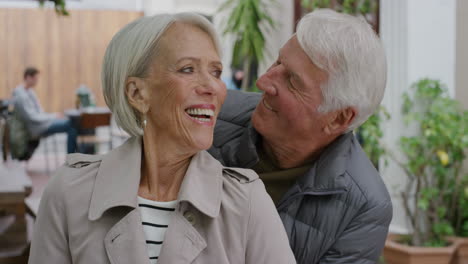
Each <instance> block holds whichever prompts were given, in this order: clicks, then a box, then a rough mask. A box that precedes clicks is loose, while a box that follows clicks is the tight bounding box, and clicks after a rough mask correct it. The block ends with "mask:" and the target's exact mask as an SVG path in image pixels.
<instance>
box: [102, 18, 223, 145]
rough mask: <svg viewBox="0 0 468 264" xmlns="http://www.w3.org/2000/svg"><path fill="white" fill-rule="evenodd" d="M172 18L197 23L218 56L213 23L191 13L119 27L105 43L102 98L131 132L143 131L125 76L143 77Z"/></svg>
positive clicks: (119, 122)
mask: <svg viewBox="0 0 468 264" xmlns="http://www.w3.org/2000/svg"><path fill="white" fill-rule="evenodd" d="M174 22H182V23H187V24H191V25H194V26H197V27H199V28H200V29H202V30H203V31H205V32H206V33H208V35H209V36H210V37H211V39H212V40H213V43H214V45H215V47H216V51H217V52H218V55H219V56H220V57H221V46H220V42H219V37H218V35H217V33H216V30H215V29H214V27H213V25H212V24H211V23H210V22H209V21H208V20H207V19H206V18H204V17H203V16H201V15H197V14H195V13H179V14H159V15H155V16H150V17H142V18H139V19H137V20H135V21H133V22H131V23H130V24H128V25H126V26H125V27H123V28H122V29H121V30H120V31H119V32H117V34H116V35H115V36H114V37H113V38H112V40H111V42H110V43H109V45H108V46H107V49H106V53H105V55H104V61H103V65H102V72H101V79H102V88H103V92H104V99H105V101H106V104H107V105H108V106H109V108H110V110H111V111H112V113H113V114H114V117H115V120H116V123H117V125H118V126H119V127H121V128H122V129H123V130H125V131H126V132H127V133H129V134H130V135H132V136H141V135H143V129H142V122H141V116H140V113H139V112H138V111H137V110H136V109H134V108H133V107H132V106H131V105H130V104H129V102H128V100H127V96H126V93H125V85H126V81H127V78H128V77H140V78H143V77H145V76H146V74H147V73H148V69H149V68H150V66H151V64H152V63H157V62H155V61H154V59H155V58H156V54H158V53H159V52H161V50H159V49H160V45H158V43H159V40H160V39H161V36H162V35H163V34H164V32H165V31H166V30H167V29H168V28H169V26H170V25H172V24H173V23H174Z"/></svg>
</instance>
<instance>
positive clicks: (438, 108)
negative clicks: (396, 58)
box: [384, 79, 468, 264]
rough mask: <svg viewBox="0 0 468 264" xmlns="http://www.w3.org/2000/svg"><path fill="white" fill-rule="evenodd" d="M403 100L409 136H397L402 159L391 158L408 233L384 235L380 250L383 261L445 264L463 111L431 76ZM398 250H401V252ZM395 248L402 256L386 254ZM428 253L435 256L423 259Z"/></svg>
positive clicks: (455, 204) (462, 145)
mask: <svg viewBox="0 0 468 264" xmlns="http://www.w3.org/2000/svg"><path fill="white" fill-rule="evenodd" d="M403 99H404V103H403V114H404V118H405V120H406V122H407V124H408V125H409V131H411V132H414V135H412V136H403V137H401V138H400V142H399V143H400V149H401V152H402V153H403V154H404V156H405V160H404V161H401V160H398V159H397V158H396V157H395V155H391V158H392V159H393V160H395V161H396V163H397V164H399V165H400V167H401V168H402V169H403V171H404V172H405V174H406V176H407V179H408V184H407V185H406V186H405V189H404V190H403V191H402V193H401V197H402V200H403V207H404V209H405V212H406V214H407V216H408V218H409V222H410V224H411V226H412V229H413V233H412V234H411V235H410V236H407V237H405V238H406V239H403V238H402V237H392V236H390V237H389V241H388V243H387V246H386V248H385V250H384V254H385V257H386V260H387V262H388V263H389V264H392V263H398V264H404V263H424V264H427V263H438V264H442V263H447V264H448V263H450V260H451V258H452V254H453V252H454V251H455V249H456V247H457V245H458V244H457V243H454V242H452V241H449V240H447V237H449V236H453V235H454V234H455V226H454V224H453V221H452V219H453V217H458V216H459V210H460V203H459V201H460V200H461V199H460V197H461V195H462V194H463V193H462V190H461V188H460V186H462V182H463V174H462V171H461V168H462V164H463V161H464V160H465V157H466V156H465V153H464V150H465V149H466V148H467V147H468V133H467V128H468V126H467V121H468V118H467V117H468V113H467V111H462V110H461V109H460V107H459V106H458V103H457V102H456V101H455V100H454V99H452V98H450V96H449V95H448V93H447V90H446V88H445V87H444V86H443V85H442V84H441V83H440V82H439V81H437V80H430V79H423V80H420V81H418V82H417V83H415V84H414V85H412V86H411V89H410V91H409V93H405V94H404V95H403ZM396 245H398V246H396ZM402 247H403V248H402ZM415 249H417V250H416V251H415ZM424 249H425V250H426V251H427V252H425V251H424ZM401 250H407V252H406V253H405V254H402V253H401ZM397 251H398V252H400V253H398V254H400V256H405V258H406V260H402V259H399V260H395V258H394V257H392V256H393V255H391V253H395V252H397ZM443 252H445V253H443ZM431 253H432V254H435V255H437V256H435V255H434V256H432V257H430V258H426V257H427V256H428V254H431ZM414 254H416V255H418V254H419V255H420V256H421V258H422V259H423V260H422V262H413V261H414V260H415V259H416V257H415V255H414ZM431 260H432V261H434V262H431ZM395 261H398V262H395ZM405 261H408V262H405Z"/></svg>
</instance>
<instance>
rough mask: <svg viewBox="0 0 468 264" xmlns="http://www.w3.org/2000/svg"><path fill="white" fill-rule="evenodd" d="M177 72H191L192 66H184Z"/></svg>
mask: <svg viewBox="0 0 468 264" xmlns="http://www.w3.org/2000/svg"><path fill="white" fill-rule="evenodd" d="M179 72H182V73H192V72H193V67H184V68H182V69H180V70H179Z"/></svg>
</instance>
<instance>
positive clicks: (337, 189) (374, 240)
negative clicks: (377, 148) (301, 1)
mask: <svg viewBox="0 0 468 264" xmlns="http://www.w3.org/2000/svg"><path fill="white" fill-rule="evenodd" d="M385 83H386V60H385V54H384V49H383V47H382V44H381V42H380V40H379V39H378V37H377V36H376V35H375V33H374V32H373V30H372V29H371V27H370V26H369V25H368V24H367V23H366V22H365V21H364V20H362V19H359V18H356V17H353V16H350V15H345V14H338V13H336V12H333V11H330V10H317V11H315V12H312V13H310V14H308V15H306V16H305V17H304V18H302V19H301V21H300V23H299V25H298V29H297V34H295V35H294V36H293V37H292V38H291V39H290V40H289V41H288V42H287V43H286V44H285V45H284V46H283V47H282V49H281V50H280V53H279V57H278V59H277V61H276V62H275V63H274V64H273V65H272V66H271V67H270V68H269V70H268V71H267V72H266V73H265V74H264V75H263V76H261V77H260V79H259V80H258V81H257V86H258V88H259V89H261V90H262V91H263V92H264V93H263V95H260V94H254V93H250V94H249V93H241V92H237V91H230V92H229V94H228V97H227V100H226V102H225V104H224V106H223V110H222V113H221V115H220V116H219V118H218V124H217V127H216V130H215V139H214V144H213V147H212V148H211V149H210V153H211V154H212V155H213V156H214V157H216V158H217V159H218V160H220V161H221V162H222V163H223V164H225V165H227V166H237V167H244V168H252V169H254V170H255V171H256V172H257V173H258V174H259V175H260V177H261V178H262V179H263V181H264V182H265V185H266V187H267V191H268V192H269V194H270V195H271V196H272V198H273V200H274V201H275V202H276V205H277V210H278V212H279V214H280V216H281V219H282V221H283V224H284V227H285V228H286V231H287V233H288V236H289V241H290V245H291V247H292V249H293V251H294V254H295V256H296V259H297V261H298V263H308V264H309V263H347V264H350V263H362V264H368V263H376V262H377V260H378V258H379V256H380V254H381V250H382V248H383V246H384V242H385V238H386V236H387V232H388V226H389V224H390V221H391V218H392V204H391V200H390V197H389V194H388V192H387V189H386V188H385V185H384V183H383V182H382V179H381V178H380V176H379V173H378V172H377V170H376V169H375V168H374V166H373V165H372V163H371V162H370V161H369V159H368V157H367V156H366V154H365V153H364V152H363V150H362V149H361V147H360V145H359V143H358V141H357V140H356V138H355V137H354V135H353V130H354V129H355V128H357V127H358V126H359V125H361V124H362V123H363V122H364V121H366V120H367V118H368V117H369V116H370V115H372V113H374V111H375V110H376V109H377V108H378V106H379V104H380V102H381V100H382V97H383V94H384V90H385Z"/></svg>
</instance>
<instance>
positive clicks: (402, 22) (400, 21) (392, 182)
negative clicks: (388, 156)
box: [380, 0, 408, 233]
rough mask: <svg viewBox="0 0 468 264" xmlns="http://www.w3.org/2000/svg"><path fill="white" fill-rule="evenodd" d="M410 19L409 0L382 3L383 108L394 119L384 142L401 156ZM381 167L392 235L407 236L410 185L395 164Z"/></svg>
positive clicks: (387, 125) (388, 126)
mask: <svg viewBox="0 0 468 264" xmlns="http://www.w3.org/2000/svg"><path fill="white" fill-rule="evenodd" d="M407 18H408V2H407V0H392V1H388V0H381V1H380V36H381V38H382V41H383V43H384V46H385V52H386V54H387V63H388V75H387V80H388V81H387V88H386V90H385V96H384V100H383V105H384V106H385V107H386V108H387V110H388V111H389V113H390V114H391V115H392V119H391V120H390V121H388V122H386V123H384V126H383V131H385V133H384V138H383V140H384V142H385V144H386V146H387V147H389V148H390V150H391V151H392V152H395V153H398V152H397V148H396V147H395V145H396V144H395V142H397V141H398V138H399V137H400V136H401V134H400V133H399V131H402V130H403V129H404V125H403V122H402V117H401V114H400V109H401V102H402V100H401V94H402V93H403V92H404V91H406V89H407V86H408V55H407V53H408V32H407V27H408V20H407ZM398 157H399V155H398ZM380 167H381V168H382V169H381V172H382V177H383V179H384V181H385V184H386V185H387V188H388V190H389V192H390V195H391V197H392V201H393V221H392V225H391V228H390V229H391V231H392V232H397V233H406V232H407V231H408V229H407V222H406V215H405V213H404V210H403V207H402V205H401V198H400V192H401V190H402V187H403V186H404V184H405V183H406V181H405V180H404V179H405V177H404V173H403V171H402V170H401V169H399V168H398V167H397V166H396V164H395V163H393V162H389V164H388V166H387V167H384V166H380Z"/></svg>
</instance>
